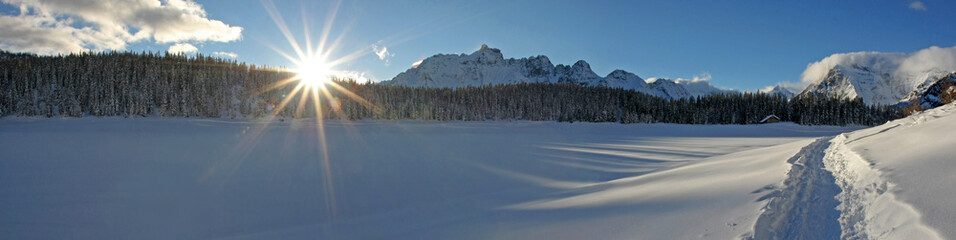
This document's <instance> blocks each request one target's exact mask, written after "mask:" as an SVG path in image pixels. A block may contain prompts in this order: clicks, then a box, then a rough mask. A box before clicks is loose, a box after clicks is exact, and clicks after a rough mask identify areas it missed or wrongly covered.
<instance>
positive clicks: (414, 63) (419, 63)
mask: <svg viewBox="0 0 956 240" xmlns="http://www.w3.org/2000/svg"><path fill="white" fill-rule="evenodd" d="M423 61H425V59H418V61H415V62H413V63H412V68H418V65H422V62H423Z"/></svg>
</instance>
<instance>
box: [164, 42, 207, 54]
mask: <svg viewBox="0 0 956 240" xmlns="http://www.w3.org/2000/svg"><path fill="white" fill-rule="evenodd" d="M197 51H199V49H198V48H196V46H193V45H192V44H188V43H177V44H175V45H172V46H170V47H169V50H167V51H166V52H169V53H194V52H197Z"/></svg>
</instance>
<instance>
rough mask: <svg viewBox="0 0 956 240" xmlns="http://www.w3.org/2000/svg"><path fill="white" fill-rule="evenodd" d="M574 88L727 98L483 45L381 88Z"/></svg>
mask: <svg viewBox="0 0 956 240" xmlns="http://www.w3.org/2000/svg"><path fill="white" fill-rule="evenodd" d="M531 82H547V83H574V84H579V85H581V86H605V87H613V88H625V89H634V90H636V91H638V92H643V93H646V94H650V95H654V96H660V97H665V98H671V99H677V98H686V97H696V96H705V95H711V94H716V93H724V92H732V90H725V89H720V88H717V87H714V86H713V85H711V84H710V83H709V82H707V81H684V80H679V81H674V80H670V79H650V81H646V80H645V79H643V78H641V77H638V76H637V75H636V74H634V73H630V72H627V71H624V70H614V71H612V72H611V73H609V74H608V75H607V76H604V77H601V76H599V75H597V74H596V73H594V71H592V70H591V65H590V64H588V63H587V62H585V61H584V60H580V61H577V62H575V63H574V64H573V65H571V66H568V65H564V64H558V65H557V66H555V65H554V64H552V63H551V60H550V59H548V57H547V56H540V55H539V56H535V57H527V58H521V59H515V58H508V59H505V58H504V56H503V55H502V54H501V50H498V49H496V48H490V47H488V45H482V46H481V49H478V51H475V52H474V53H471V54H457V55H456V54H438V55H435V56H431V57H429V58H426V59H424V60H422V62H421V63H420V64H418V65H417V66H414V67H412V68H410V69H408V70H406V71H405V72H402V73H399V74H398V75H397V76H395V77H394V78H392V79H391V80H388V81H384V82H382V84H386V85H404V86H415V87H418V86H421V87H449V88H456V87H464V86H484V85H498V84H514V83H531Z"/></svg>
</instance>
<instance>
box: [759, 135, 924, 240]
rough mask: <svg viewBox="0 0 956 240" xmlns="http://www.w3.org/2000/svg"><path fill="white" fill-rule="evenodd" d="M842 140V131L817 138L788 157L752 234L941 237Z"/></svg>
mask: <svg viewBox="0 0 956 240" xmlns="http://www.w3.org/2000/svg"><path fill="white" fill-rule="evenodd" d="M892 128H894V127H890V128H889V129H892ZM846 143H847V137H846V135H845V134H840V135H838V136H836V137H832V138H826V139H820V140H817V141H816V142H814V143H811V144H810V145H807V146H806V147H804V148H803V149H801V150H800V152H798V153H797V154H796V155H795V156H793V158H791V159H790V160H788V162H789V163H791V164H793V166H792V167H791V169H790V172H789V173H788V175H787V176H788V177H787V179H786V180H785V181H784V186H783V188H782V189H779V190H777V191H776V192H774V193H773V194H771V196H772V197H773V198H772V199H771V201H770V203H768V204H767V206H766V207H765V209H764V212H763V214H761V215H760V218H759V219H758V220H757V223H756V224H755V225H754V236H753V238H754V239H836V238H840V239H943V238H942V237H941V235H940V234H939V233H937V232H936V231H935V230H933V229H932V228H930V227H928V226H926V225H925V224H923V223H922V221H921V220H920V214H919V212H918V211H917V210H916V209H915V208H914V207H913V206H911V205H909V204H908V203H906V202H903V201H900V200H898V199H897V198H896V196H895V195H894V194H893V187H894V185H893V184H892V183H890V182H888V181H887V180H886V179H885V178H883V177H882V173H881V172H880V171H879V170H877V169H875V168H874V167H873V165H872V164H870V162H868V161H866V160H864V159H863V158H862V157H860V156H859V155H858V154H856V153H855V152H853V151H852V150H851V149H850V148H849V147H848V146H847V145H846Z"/></svg>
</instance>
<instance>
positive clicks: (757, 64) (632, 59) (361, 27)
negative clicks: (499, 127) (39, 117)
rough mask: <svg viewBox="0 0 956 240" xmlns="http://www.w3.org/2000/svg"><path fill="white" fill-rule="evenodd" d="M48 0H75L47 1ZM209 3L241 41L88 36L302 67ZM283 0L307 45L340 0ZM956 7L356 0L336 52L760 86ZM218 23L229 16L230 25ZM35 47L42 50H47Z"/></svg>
mask: <svg viewBox="0 0 956 240" xmlns="http://www.w3.org/2000/svg"><path fill="white" fill-rule="evenodd" d="M2 1H3V2H4V3H7V4H5V5H4V6H3V7H2V8H0V13H2V14H4V15H7V17H6V18H0V30H2V28H3V27H4V26H3V25H4V24H2V23H4V21H9V20H8V19H10V18H15V17H16V16H17V15H18V14H19V11H20V10H19V6H20V5H22V4H27V5H29V4H30V2H34V1H33V0H29V1H28V0H2ZM44 1H50V2H58V1H64V0H40V2H44ZM90 1H92V0H90ZM103 1H107V2H109V1H112V0H103ZM136 1H146V2H148V1H155V0H136ZM183 1H184V0H175V1H169V2H166V1H164V2H163V3H164V4H172V3H174V2H175V3H180V2H183ZM185 2H186V3H191V2H190V1H188V0H185ZM195 3H198V5H199V6H198V7H201V9H202V10H203V11H205V12H204V14H202V15H199V14H197V16H199V17H201V19H205V20H203V21H204V22H202V23H204V24H206V25H208V26H209V28H210V29H218V30H216V31H219V32H225V31H227V30H229V29H230V28H227V27H241V37H239V38H235V39H231V40H224V39H218V40H216V39H210V38H209V37H208V36H200V35H196V36H193V37H180V38H170V37H163V36H166V35H160V34H159V33H160V32H161V31H159V30H157V31H155V34H154V35H153V36H152V37H145V38H136V37H129V36H126V37H125V41H126V44H125V45H124V46H122V48H119V47H118V46H116V45H95V43H92V42H89V41H84V42H81V43H80V44H79V46H80V47H83V48H84V49H94V50H104V49H113V50H123V49H125V50H132V51H166V50H167V49H169V48H170V46H172V45H174V44H176V43H188V44H190V45H192V46H195V47H196V51H197V52H199V53H203V54H212V53H214V52H222V53H235V54H236V55H238V60H239V61H244V62H249V63H254V64H264V65H272V66H290V65H292V63H291V62H290V61H289V60H287V59H285V58H284V57H282V56H281V55H280V54H277V53H276V51H275V50H273V48H270V47H269V46H272V47H274V48H277V49H279V50H281V51H284V52H286V53H292V52H293V50H292V47H291V46H290V44H289V43H288V42H287V41H286V38H285V37H283V34H282V32H281V31H279V29H278V28H277V27H276V23H275V22H274V20H273V18H271V17H270V15H269V14H268V12H267V11H266V10H265V7H264V5H269V4H270V3H269V2H266V3H265V4H264V3H263V2H260V1H196V2H195ZM271 4H274V5H275V6H276V9H277V10H278V12H279V13H280V14H281V16H282V18H283V19H284V21H285V22H286V23H287V25H288V27H289V29H290V30H291V32H292V33H293V34H294V35H295V37H296V38H297V39H296V40H297V41H298V42H299V43H300V44H304V41H305V40H304V38H303V36H304V34H303V33H304V29H305V28H304V26H303V13H305V15H306V16H305V17H306V21H307V22H308V24H309V27H308V29H309V32H311V33H312V34H311V35H312V37H313V40H314V39H316V38H318V35H320V34H319V33H320V32H321V30H322V29H323V24H324V23H325V22H326V20H327V19H328V16H329V13H330V12H333V11H331V10H332V9H334V8H333V6H334V5H336V2H335V1H296V0H280V1H275V2H272V3H271ZM30 6H33V5H30ZM36 8H52V7H50V6H39V5H36ZM34 12H37V11H35V10H34ZM53 12H56V11H53ZM952 12H956V2H954V1H948V0H939V1H936V0H923V1H918V2H915V1H856V0H851V1H433V0H428V1H409V2H404V1H343V2H341V4H340V6H339V8H338V11H335V13H336V14H337V15H336V17H335V18H334V22H333V24H332V28H331V34H330V38H332V39H335V38H338V37H341V38H342V42H341V44H340V45H338V46H337V48H336V49H335V50H334V51H333V52H332V56H331V58H339V57H343V56H345V55H348V54H349V53H352V52H364V54H363V55H361V56H359V57H357V58H355V59H352V60H350V61H348V62H347V63H346V64H343V65H340V66H337V68H338V69H339V70H348V71H356V72H364V73H366V74H367V76H368V77H369V78H371V79H374V80H386V79H389V78H391V77H393V76H395V75H396V74H398V73H400V72H402V71H404V70H405V69H408V68H409V67H410V65H411V64H412V63H413V62H415V61H417V60H420V59H421V58H424V57H428V56H431V55H434V54H438V53H470V52H472V51H475V50H477V49H478V48H479V46H481V44H483V43H486V44H488V45H489V46H491V47H495V48H499V49H501V50H502V53H503V54H504V55H505V57H516V58H520V57H527V56H533V55H547V56H549V57H550V59H551V61H552V63H554V64H571V63H574V62H575V61H577V60H581V59H583V60H586V61H588V62H589V63H590V64H591V67H592V69H593V70H594V71H595V72H596V73H597V74H598V75H602V76H603V75H606V74H607V73H609V72H611V71H613V70H614V69H624V70H627V71H630V72H634V73H636V74H638V75H639V76H641V77H644V78H651V77H663V78H693V77H694V76H695V75H696V76H705V75H709V76H711V77H712V80H711V83H712V84H714V85H716V86H720V87H727V88H734V89H744V90H755V89H759V88H762V87H764V86H768V85H773V84H776V83H777V82H786V81H790V82H796V81H799V79H800V74H801V73H802V72H803V71H804V69H805V68H806V67H807V64H809V63H812V62H815V61H819V60H821V59H823V58H824V57H826V56H829V55H830V54H834V53H846V52H857V51H878V52H906V53H909V52H914V51H918V50H920V49H924V48H927V47H930V46H940V47H951V46H954V45H956V21H953V20H952V17H951V16H949V14H948V13H952ZM57 13H58V14H54V15H56V18H57V19H66V18H72V19H77V20H78V21H75V22H73V23H71V25H73V26H75V27H76V28H82V27H85V26H89V27H94V28H95V27H97V26H99V25H97V23H86V21H82V20H83V17H84V16H89V15H82V14H81V13H71V12H69V11H66V10H63V11H59V12H57ZM90 18H92V17H90ZM129 19H133V17H129V18H117V19H116V20H115V21H117V22H119V23H118V24H120V25H122V24H126V23H123V22H122V21H134V20H129ZM137 19H138V18H137ZM135 21H137V22H142V21H143V20H135ZM157 21H159V20H157ZM216 21H219V22H221V23H223V24H225V25H228V26H227V27H223V26H220V25H216V23H215V22H216ZM91 22H92V21H91ZM137 24H139V23H128V25H127V26H128V27H127V28H128V29H130V30H129V32H130V33H131V34H130V35H135V33H137V30H138V29H148V28H157V27H156V26H154V25H137ZM8 25H9V24H8ZM47 25H50V24H49V23H47ZM200 25H201V24H200ZM206 25H202V26H206ZM40 26H41V27H42V26H43V25H42V24H41V25H40ZM174 30H175V29H174ZM174 30H169V31H174ZM210 31H212V30H210ZM195 34H199V33H195ZM8 35H9V34H8ZM74 35H75V33H74ZM170 36H177V35H170ZM159 39H165V40H163V41H160V40H159ZM15 40H16V36H4V34H3V33H0V47H5V48H7V49H11V48H12V49H13V50H17V49H16V48H17V45H16V44H15V43H11V42H13V41H15ZM94 41H95V40H94ZM84 44H85V45H84ZM373 44H374V45H375V46H377V47H379V48H380V47H382V46H384V47H387V49H388V54H389V55H388V56H387V58H386V59H385V60H382V59H380V58H379V56H377V55H376V54H375V53H374V52H373V51H372V47H371V46H372V45H373ZM104 46H112V47H104ZM22 49H27V50H32V51H35V52H37V51H42V49H41V50H36V49H38V48H37V47H35V46H34V47H33V48H26V47H22ZM54 52H55V51H54ZM386 60H387V61H386Z"/></svg>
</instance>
